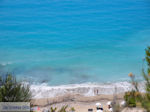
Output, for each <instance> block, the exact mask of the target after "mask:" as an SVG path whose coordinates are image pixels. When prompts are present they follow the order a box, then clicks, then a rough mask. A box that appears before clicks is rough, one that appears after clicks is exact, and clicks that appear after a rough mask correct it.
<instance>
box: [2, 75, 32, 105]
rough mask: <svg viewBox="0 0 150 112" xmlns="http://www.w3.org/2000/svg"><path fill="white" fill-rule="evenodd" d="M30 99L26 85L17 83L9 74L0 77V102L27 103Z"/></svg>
mask: <svg viewBox="0 0 150 112" xmlns="http://www.w3.org/2000/svg"><path fill="white" fill-rule="evenodd" d="M30 99H31V92H30V89H29V86H28V85H24V84H22V83H20V82H17V80H16V78H15V77H14V76H13V75H11V74H7V75H6V76H5V77H2V76H0V102H29V101H30Z"/></svg>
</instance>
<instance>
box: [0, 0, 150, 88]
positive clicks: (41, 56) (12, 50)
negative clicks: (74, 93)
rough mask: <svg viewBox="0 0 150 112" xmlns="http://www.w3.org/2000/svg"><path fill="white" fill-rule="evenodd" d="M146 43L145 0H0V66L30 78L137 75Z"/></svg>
mask: <svg viewBox="0 0 150 112" xmlns="http://www.w3.org/2000/svg"><path fill="white" fill-rule="evenodd" d="M148 45H150V1H149V0H0V72H1V74H5V73H8V72H10V73H13V74H15V75H16V76H17V78H18V79H19V80H23V81H28V82H31V83H32V84H41V83H46V84H47V85H48V86H60V85H70V84H71V85H72V84H85V83H106V82H121V81H127V80H129V78H128V73H130V72H133V73H134V74H135V75H136V76H137V77H140V75H141V69H142V60H143V58H144V56H145V48H146V47H147V46H148Z"/></svg>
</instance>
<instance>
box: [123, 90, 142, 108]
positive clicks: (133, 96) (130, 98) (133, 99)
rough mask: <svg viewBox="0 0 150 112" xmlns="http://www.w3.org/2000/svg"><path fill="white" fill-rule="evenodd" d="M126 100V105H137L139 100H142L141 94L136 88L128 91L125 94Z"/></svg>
mask: <svg viewBox="0 0 150 112" xmlns="http://www.w3.org/2000/svg"><path fill="white" fill-rule="evenodd" d="M124 100H125V101H126V106H128V107H136V106H137V102H140V100H141V94H140V93H139V92H138V91H135V90H132V91H130V92H126V93H125V95H124Z"/></svg>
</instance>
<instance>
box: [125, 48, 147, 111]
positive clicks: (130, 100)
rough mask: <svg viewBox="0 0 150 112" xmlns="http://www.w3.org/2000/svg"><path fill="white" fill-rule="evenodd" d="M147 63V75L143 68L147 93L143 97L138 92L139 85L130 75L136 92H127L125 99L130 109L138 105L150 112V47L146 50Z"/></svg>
mask: <svg viewBox="0 0 150 112" xmlns="http://www.w3.org/2000/svg"><path fill="white" fill-rule="evenodd" d="M145 52H146V58H145V59H146V62H147V73H145V71H144V68H142V75H143V78H144V80H145V91H146V93H145V94H143V95H141V93H139V90H138V83H137V82H136V81H135V80H134V76H133V75H132V74H130V75H129V76H130V77H131V81H132V85H133V86H134V88H135V89H134V90H132V91H130V92H126V93H125V96H124V99H125V101H126V105H127V106H129V107H135V106H137V104H139V105H140V106H142V107H143V108H144V109H146V111H147V112H150V47H148V48H147V49H146V51H145Z"/></svg>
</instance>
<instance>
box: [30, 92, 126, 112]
mask: <svg viewBox="0 0 150 112" xmlns="http://www.w3.org/2000/svg"><path fill="white" fill-rule="evenodd" d="M113 99H114V95H103V94H101V95H97V96H91V97H85V96H82V95H78V94H76V95H72V94H67V95H65V96H59V97H54V98H41V99H33V100H32V104H33V105H34V106H38V107H40V108H41V110H44V109H50V107H57V108H58V109H59V108H61V107H62V106H65V105H68V108H71V107H74V108H75V110H76V112H87V111H88V109H89V108H92V109H93V110H94V111H93V112H96V105H95V104H96V103H97V102H100V103H101V104H102V105H103V108H104V110H107V102H108V101H113ZM116 100H117V102H121V101H123V93H120V94H117V98H116Z"/></svg>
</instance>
